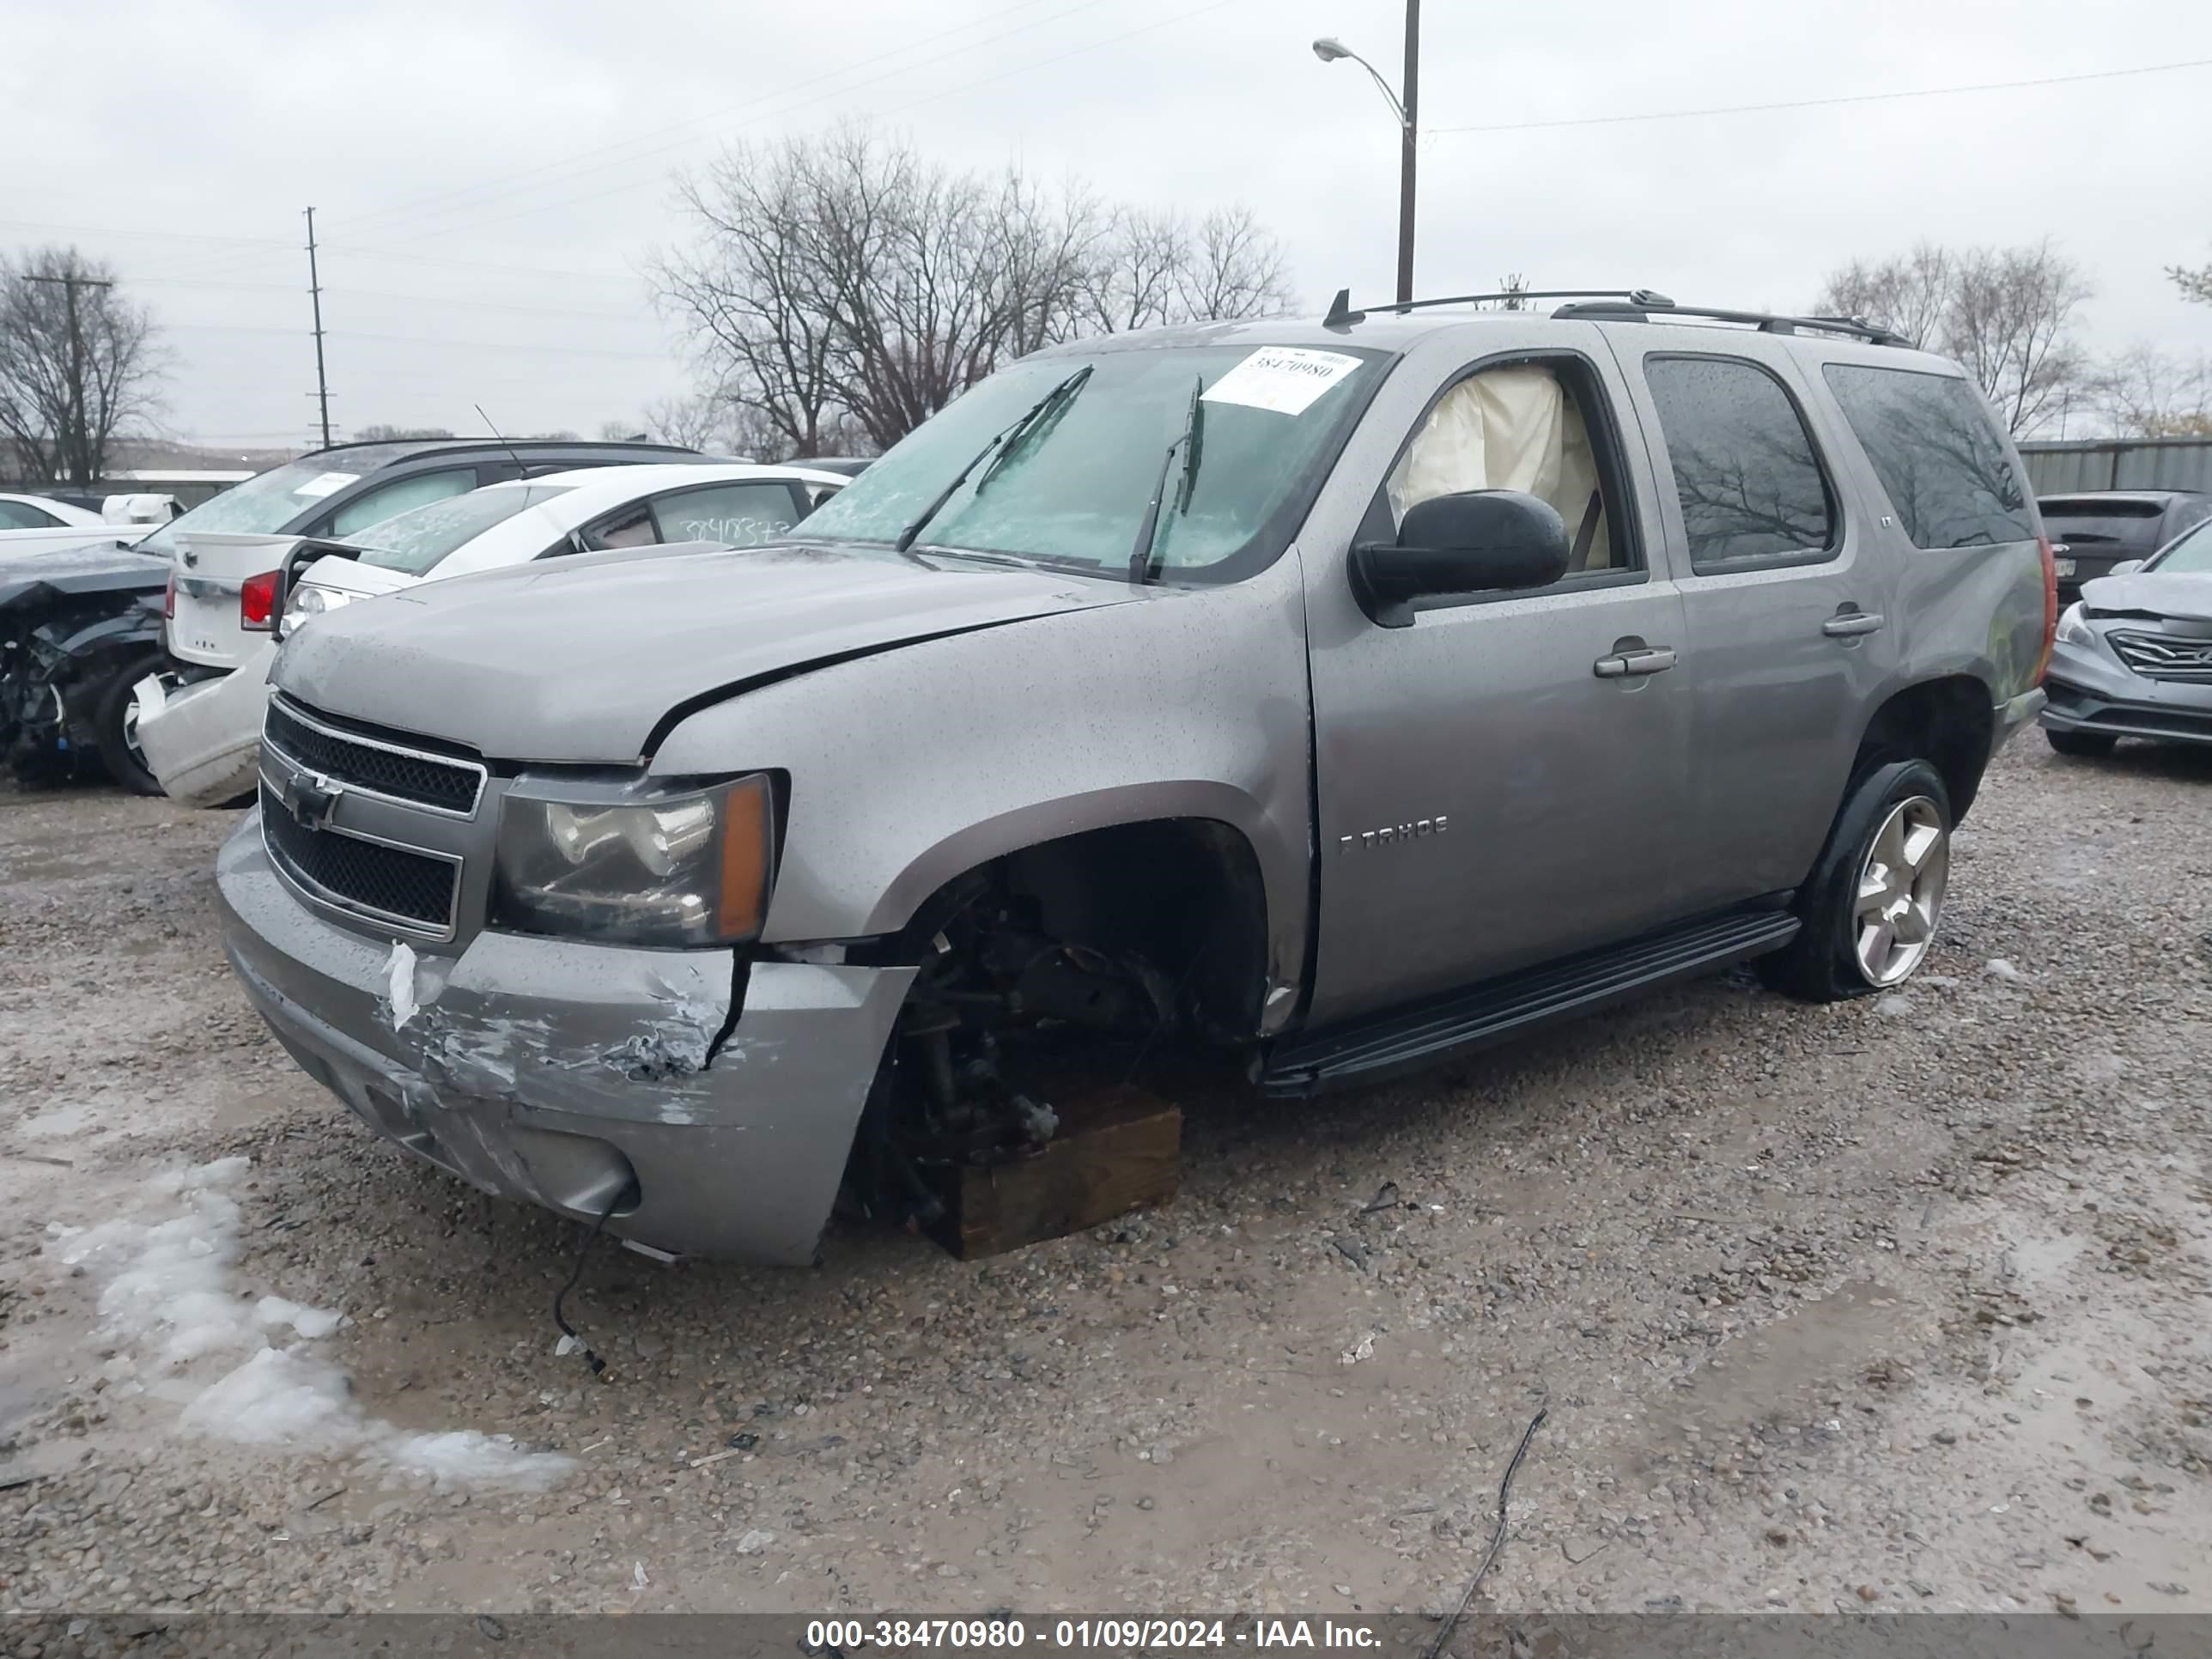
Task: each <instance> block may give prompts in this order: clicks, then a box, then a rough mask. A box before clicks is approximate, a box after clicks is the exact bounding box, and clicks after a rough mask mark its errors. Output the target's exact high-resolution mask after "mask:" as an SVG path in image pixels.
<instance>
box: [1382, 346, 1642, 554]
mask: <svg viewBox="0 0 2212 1659" xmlns="http://www.w3.org/2000/svg"><path fill="white" fill-rule="evenodd" d="M1463 489H1518V490H1522V491H1523V492H1525V493H1527V494H1528V495H1534V496H1536V497H1537V498H1538V499H1539V500H1541V501H1547V502H1548V503H1550V505H1551V506H1552V507H1553V508H1554V509H1555V510H1556V511H1557V512H1558V513H1559V517H1560V518H1561V519H1562V520H1564V521H1565V524H1566V526H1567V541H1568V545H1569V547H1570V548H1571V549H1573V550H1577V553H1576V555H1575V556H1572V557H1571V559H1570V562H1569V566H1568V568H1569V569H1570V570H1572V571H1583V570H1609V569H1614V568H1619V567H1620V563H1621V562H1622V561H1621V560H1620V554H1619V550H1617V549H1616V548H1615V547H1614V545H1613V526H1611V524H1610V523H1608V522H1607V513H1606V511H1605V507H1604V502H1603V498H1602V496H1601V493H1600V491H1599V489H1598V476H1597V459H1596V457H1595V454H1594V453H1592V450H1591V447H1590V440H1589V428H1587V427H1586V426H1584V425H1583V414H1582V410H1581V408H1580V407H1579V406H1578V405H1577V403H1576V401H1575V398H1574V394H1573V393H1572V392H1571V391H1569V390H1568V388H1567V386H1565V383H1564V382H1562V381H1561V380H1560V379H1559V376H1558V375H1557V374H1554V373H1553V371H1552V370H1551V369H1549V368H1546V367H1544V366H1543V365H1542V364H1541V363H1516V364H1513V365H1510V366H1508V367H1504V368H1489V369H1485V370H1483V371H1482V372H1481V373H1480V374H1470V375H1469V376H1468V378H1467V379H1466V380H1462V381H1461V382H1460V383H1459V384H1458V385H1457V386H1454V387H1453V388H1452V389H1451V390H1450V391H1449V392H1446V393H1444V395H1443V398H1440V399H1438V401H1437V406H1436V407H1435V408H1434V409H1433V410H1431V411H1430V412H1429V417H1428V420H1427V422H1425V424H1424V425H1423V426H1422V428H1421V430H1420V434H1419V436H1417V437H1416V438H1415V439H1414V440H1413V443H1412V445H1411V446H1409V447H1407V451H1406V453H1405V456H1404V458H1403V459H1401V461H1400V462H1399V463H1398V466H1397V469H1396V470H1395V471H1394V472H1393V473H1392V474H1391V476H1390V483H1389V495H1390V512H1391V516H1392V518H1393V519H1394V520H1396V521H1398V522H1401V523H1402V522H1403V521H1404V520H1405V517H1406V509H1407V507H1411V506H1413V503H1415V502H1416V501H1427V500H1429V499H1430V498H1431V496H1436V495H1450V494H1453V493H1455V492H1456V491H1459V490H1463Z"/></svg>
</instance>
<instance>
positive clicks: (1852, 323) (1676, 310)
mask: <svg viewBox="0 0 2212 1659" xmlns="http://www.w3.org/2000/svg"><path fill="white" fill-rule="evenodd" d="M1653 313H1660V317H1659V320H1661V321H1665V320H1667V319H1671V318H1674V317H1703V318H1706V319H1711V320H1712V321H1715V322H1722V323H1748V324H1750V325H1752V326H1753V327H1754V328H1756V329H1757V330H1758V331H1759V332H1760V333H1762V334H1795V333H1796V332H1797V331H1798V330H1800V329H1810V330H1812V331H1814V332H1815V333H1819V334H1844V335H1848V336H1850V337H1851V338H1853V339H1858V340H1864V341H1866V342H1868V343H1869V344H1872V345H1885V346H1910V345H1911V343H1912V342H1911V341H1910V340H1908V339H1906V338H1905V336H1903V335H1902V334H1899V333H1898V332H1897V331H1895V330H1894V329H1887V328H1883V327H1881V325H1879V324H1875V323H1869V322H1868V321H1866V320H1865V319H1863V318H1859V317H1791V316H1788V315H1778V314H1776V313H1771V312H1765V311H1727V310H1723V309H1721V308H1720V307H1715V306H1678V305H1676V304H1675V303H1674V301H1671V300H1663V299H1662V298H1661V296H1660V295H1656V294H1647V295H1644V296H1643V297H1642V298H1641V299H1638V298H1636V297H1634V296H1631V297H1630V298H1628V299H1626V300H1625V301H1624V300H1620V299H1617V298H1614V297H1613V296H1610V295H1608V296H1607V297H1605V298H1603V299H1594V300H1589V301H1583V302H1581V303H1579V304H1573V305H1564V306H1561V307H1559V309H1558V310H1557V311H1555V312H1553V313H1552V315H1553V316H1554V317H1556V318H1563V319H1564V318H1577V319H1581V320H1583V321H1585V322H1615V323H1648V322H1650V321H1652V320H1653Z"/></svg>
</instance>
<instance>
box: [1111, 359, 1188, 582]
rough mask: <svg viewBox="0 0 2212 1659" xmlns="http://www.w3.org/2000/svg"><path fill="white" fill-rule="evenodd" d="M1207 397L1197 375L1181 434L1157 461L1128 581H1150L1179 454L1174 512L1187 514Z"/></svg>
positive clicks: (1138, 528)
mask: <svg viewBox="0 0 2212 1659" xmlns="http://www.w3.org/2000/svg"><path fill="white" fill-rule="evenodd" d="M1205 395H1206V376H1205V375H1203V374H1200V375H1198V376H1197V377H1195V378H1194V380H1192V382H1191V387H1190V408H1189V410H1188V412H1186V413H1185V414H1184V416H1183V417H1182V431H1181V432H1179V433H1177V434H1176V441H1174V442H1173V443H1171V444H1170V445H1169V446H1168V453H1166V454H1164V455H1163V456H1161V457H1160V476H1159V477H1158V478H1156V479H1154V480H1153V481H1152V500H1150V501H1147V502H1146V503H1145V521H1144V522H1143V523H1142V524H1140V525H1139V526H1137V544H1136V545H1135V546H1134V547H1133V548H1131V549H1130V550H1129V580H1131V581H1133V582H1138V583H1144V582H1148V581H1150V580H1152V573H1153V570H1154V568H1156V567H1155V566H1154V563H1153V560H1152V544H1153V543H1154V542H1156V541H1158V539H1159V534H1160V504H1161V502H1163V501H1165V500H1166V499H1167V493H1168V469H1169V468H1170V467H1171V466H1173V465H1175V459H1176V454H1177V453H1181V454H1182V476H1181V477H1178V478H1177V479H1176V512H1177V513H1188V512H1189V511H1190V496H1191V491H1192V490H1193V489H1195V488H1196V487H1197V485H1198V460H1199V452H1200V448H1201V447H1203V446H1204V444H1205V441H1206V405H1205V404H1204V403H1202V402H1201V401H1200V399H1201V398H1203V397H1204V396H1205Z"/></svg>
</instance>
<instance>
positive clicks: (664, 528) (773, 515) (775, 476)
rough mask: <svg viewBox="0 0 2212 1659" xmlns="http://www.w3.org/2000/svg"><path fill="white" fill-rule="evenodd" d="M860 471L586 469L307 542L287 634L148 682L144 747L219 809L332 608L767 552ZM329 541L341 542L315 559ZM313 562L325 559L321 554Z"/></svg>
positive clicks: (292, 582) (281, 626) (141, 722)
mask: <svg viewBox="0 0 2212 1659" xmlns="http://www.w3.org/2000/svg"><path fill="white" fill-rule="evenodd" d="M850 482H851V480H850V479H849V478H847V477H843V476H842V475H841V474H838V473H835V472H818V471H811V470H810V469H807V468H804V467H790V466H755V465H738V464H734V463H730V462H701V463H694V464H690V465H659V464H653V465H638V466H598V467H586V468H582V469H580V470H578V471H572V472H552V473H547V474H545V475H544V476H543V477H536V478H518V479H513V480H512V481H510V482H507V483H495V484H487V485H485V486H484V487H483V489H475V490H471V491H470V492H469V493H468V494H467V495H454V496H451V497H449V498H447V500H445V501H433V502H432V503H430V505H428V507H416V509H415V510H414V511H412V512H410V513H400V514H399V515H398V517H396V518H391V519H386V520H385V521H384V522H383V523H381V524H380V525H377V526H374V528H372V529H369V530H367V531H364V532H362V535H361V537H360V538H359V539H358V541H357V542H350V543H343V544H334V543H331V542H328V541H320V542H318V541H313V540H310V541H307V542H304V543H302V544H301V547H300V549H299V550H298V552H297V553H295V555H294V556H293V557H292V559H291V560H290V561H289V564H288V568H289V570H291V571H292V572H293V574H292V575H291V576H290V578H289V580H288V581H287V583H286V592H285V595H284V603H283V614H282V617H281V619H280V621H279V622H278V623H277V626H276V630H275V633H274V636H273V637H272V638H271V639H270V640H269V641H266V642H264V644H263V645H262V646H261V647H260V648H259V649H258V650H257V651H255V652H254V653H253V654H252V656H250V657H249V658H247V659H246V661H245V662H243V663H242V664H241V665H240V666H239V668H238V669H237V670H236V671H234V672H233V673H229V674H226V675H224V676H223V677H222V678H219V679H210V680H202V681H199V682H197V683H195V684H186V685H184V686H182V687H179V688H171V687H167V686H165V685H164V684H162V683H161V679H160V678H159V677H154V678H149V679H146V680H144V681H142V682H141V683H140V684H139V687H138V697H139V714H138V743H139V746H140V748H141V750H143V752H144V754H145V757H146V763H147V764H148V765H149V767H151V768H152V769H153V772H154V775H155V776H156V777H157V778H159V779H160V780H161V787H162V788H163V790H164V791H165V792H167V793H168V794H169V795H170V796H171V797H173V799H178V800H181V801H184V802H185V803H186V804H187V805H194V806H219V805H223V804H224V803H225V802H228V801H231V800H234V799H238V798H239V797H240V796H241V795H245V794H246V793H250V792H251V791H252V787H253V779H254V774H255V770H256V768H257V767H258V750H259V745H260V739H261V718H262V711H263V710H264V708H265V707H266V706H267V704H268V701H269V668H270V663H271V662H272V661H273V660H274V659H275V657H276V650H277V647H278V646H279V644H280V643H281V642H282V641H283V638H284V637H285V635H288V634H289V633H291V632H293V631H294V630H295V629H298V628H299V627H301V625H302V624H303V623H307V622H308V621H310V620H311V619H313V617H317V616H319V615H320V614H321V613H323V612H324V611H332V610H336V609H337V607H338V606H340V605H348V604H351V603H353V602H354V601H356V600H359V599H374V598H375V597H376V596H378V595H380V594H384V593H390V592H394V591H396V590H397V589H399V588H403V587H411V586H414V585H415V584H416V583H417V582H421V581H430V580H437V579H439V578H441V577H446V576H465V575H470V574H474V573H475V572H477V571H480V570H497V569H500V568H502V567H504V566H507V565H515V564H527V563H529V562H531V561H532V560H534V559H547V558H558V557H560V556H562V555H564V554H568V553H582V552H589V551H592V550H598V549H601V548H613V547H646V546H651V545H653V544H656V543H661V542H715V543H719V544H721V545H723V546H725V547H757V546H758V545H760V544H762V543H764V542H769V541H773V540H775V538H777V537H779V536H781V535H782V534H783V533H784V532H787V531H788V530H789V529H790V528H791V527H792V526H793V525H795V524H797V523H798V522H799V520H801V519H803V518H805V516H806V515H807V514H808V513H811V512H812V511H813V510H814V508H815V507H817V506H818V505H819V504H820V503H821V502H822V501H825V500H827V499H828V498H829V496H830V495H833V494H835V493H836V491H837V490H838V489H842V488H843V487H844V486H845V485H846V484H848V483H850ZM319 548H327V549H330V551H327V552H325V553H324V554H323V556H320V557H313V555H314V553H315V552H316V550H318V549H319ZM308 560H312V562H307V561H308Z"/></svg>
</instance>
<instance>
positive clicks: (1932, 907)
mask: <svg viewBox="0 0 2212 1659" xmlns="http://www.w3.org/2000/svg"><path fill="white" fill-rule="evenodd" d="M1950 874H1951V832H1950V829H1949V828H1948V826H1947V825H1946V824H1945V823H1944V822H1943V813H1942V809H1941V808H1940V807H1938V806H1937V805H1936V803H1935V802H1934V801H1932V800H1930V799H1928V797H1927V796H1925V795H1915V796H1913V797H1912V798H1911V799H1910V800H1902V801H1899V802H1898V804H1897V805H1895V806H1893V807H1892V808H1891V809H1890V812H1889V816H1888V817H1887V818H1884V819H1883V820H1882V824H1881V829H1877V830H1876V831H1875V837H1874V844H1873V845H1872V846H1871V847H1869V848H1867V853H1866V857H1865V858H1864V859H1863V860H1861V861H1860V864H1859V887H1858V906H1857V909H1856V910H1855V911H1854V913H1853V917H1852V920H1853V923H1854V926H1855V927H1856V929H1857V938H1856V939H1855V941H1854V945H1853V948H1854V950H1855V951H1856V952H1857V956H1858V963H1859V972H1860V973H1861V974H1862V975H1864V976H1865V979H1866V982H1867V983H1868V984H1869V986H1873V987H1884V986H1890V985H1894V984H1896V983H1897V982H1898V981H1899V980H1901V979H1904V978H1905V977H1907V976H1908V975H1910V974H1911V972H1912V970H1913V969H1916V968H1917V967H1918V966H1919V965H1920V959H1921V958H1922V957H1924V956H1926V955H1927V954H1928V947H1929V945H1931V944H1933V943H1934V942H1935V939H1936V919H1937V918H1938V917H1940V916H1941V915H1942V914H1943V888H1944V884H1945V883H1946V882H1948V880H1949V878H1950Z"/></svg>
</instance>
